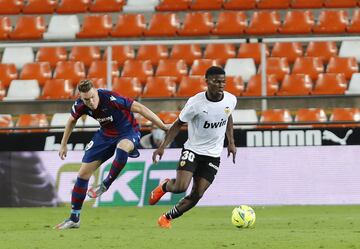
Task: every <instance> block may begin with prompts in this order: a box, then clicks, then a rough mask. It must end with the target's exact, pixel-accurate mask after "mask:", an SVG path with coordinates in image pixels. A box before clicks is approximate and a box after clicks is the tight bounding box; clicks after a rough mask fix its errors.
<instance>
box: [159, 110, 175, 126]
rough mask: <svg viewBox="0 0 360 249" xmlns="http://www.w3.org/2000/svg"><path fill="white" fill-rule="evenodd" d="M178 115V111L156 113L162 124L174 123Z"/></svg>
mask: <svg viewBox="0 0 360 249" xmlns="http://www.w3.org/2000/svg"><path fill="white" fill-rule="evenodd" d="M179 114H180V112H179V111H160V112H158V113H157V115H158V117H159V118H160V119H161V120H162V121H163V122H164V124H172V123H174V122H175V121H176V119H177V118H178V116H179Z"/></svg>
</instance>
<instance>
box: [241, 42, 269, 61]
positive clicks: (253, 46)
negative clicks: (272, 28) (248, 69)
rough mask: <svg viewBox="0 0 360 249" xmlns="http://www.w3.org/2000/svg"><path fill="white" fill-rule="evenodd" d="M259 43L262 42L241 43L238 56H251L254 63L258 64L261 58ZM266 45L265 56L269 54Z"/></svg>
mask: <svg viewBox="0 0 360 249" xmlns="http://www.w3.org/2000/svg"><path fill="white" fill-rule="evenodd" d="M261 45H262V43H257V42H255V43H241V44H240V48H239V51H238V54H237V57H238V58H252V59H253V60H254V62H255V64H257V65H258V64H260V60H261ZM265 47H266V49H265V50H266V56H269V55H270V52H269V48H268V46H267V45H266V44H265Z"/></svg>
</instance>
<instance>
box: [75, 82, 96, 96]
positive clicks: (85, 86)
mask: <svg viewBox="0 0 360 249" xmlns="http://www.w3.org/2000/svg"><path fill="white" fill-rule="evenodd" d="M93 87H94V85H93V83H92V81H91V80H80V82H79V85H78V90H79V92H82V93H87V92H88V91H90V89H91V88H93Z"/></svg>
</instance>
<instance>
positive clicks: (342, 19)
mask: <svg viewBox="0 0 360 249" xmlns="http://www.w3.org/2000/svg"><path fill="white" fill-rule="evenodd" d="M348 23H349V17H348V14H347V11H345V10H323V11H321V12H320V14H319V17H318V22H317V24H316V25H315V26H314V27H313V32H314V33H318V34H333V33H345V31H346V27H347V25H348Z"/></svg>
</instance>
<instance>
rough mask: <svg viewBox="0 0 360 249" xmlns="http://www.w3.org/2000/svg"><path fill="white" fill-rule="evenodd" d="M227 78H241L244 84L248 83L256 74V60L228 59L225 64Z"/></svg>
mask: <svg viewBox="0 0 360 249" xmlns="http://www.w3.org/2000/svg"><path fill="white" fill-rule="evenodd" d="M225 73H226V76H241V77H242V79H243V80H244V82H248V81H249V79H250V78H251V76H253V75H255V74H256V66H255V62H254V59H250V58H244V59H228V60H227V61H226V64H225Z"/></svg>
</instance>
